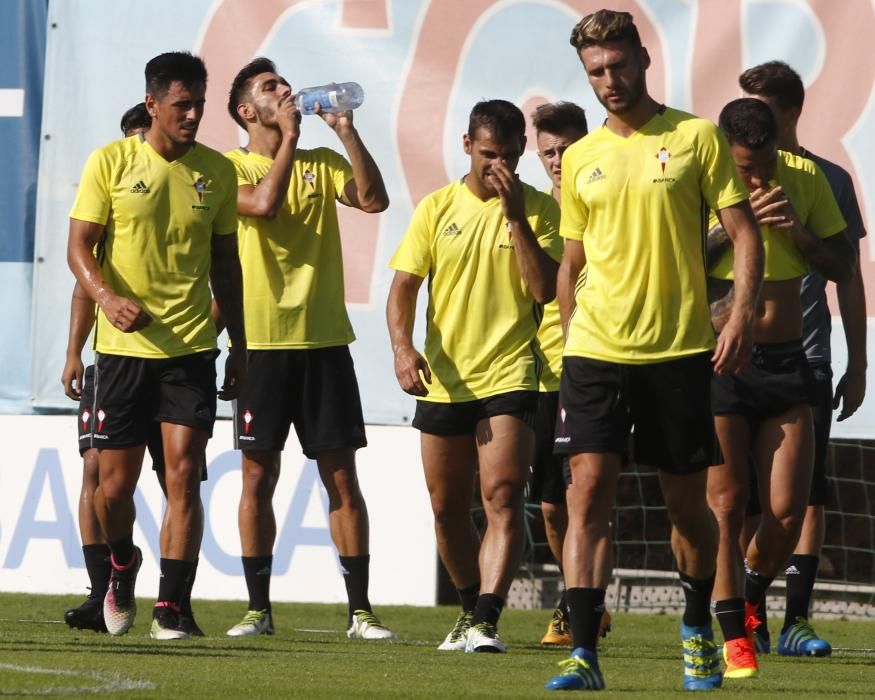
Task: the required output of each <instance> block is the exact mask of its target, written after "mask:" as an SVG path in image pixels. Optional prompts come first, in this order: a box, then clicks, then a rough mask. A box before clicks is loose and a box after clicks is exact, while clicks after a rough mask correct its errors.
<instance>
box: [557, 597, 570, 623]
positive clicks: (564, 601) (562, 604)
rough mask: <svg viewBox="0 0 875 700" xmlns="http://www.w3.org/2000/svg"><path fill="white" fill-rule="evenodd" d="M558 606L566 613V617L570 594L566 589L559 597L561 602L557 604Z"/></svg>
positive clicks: (566, 615)
mask: <svg viewBox="0 0 875 700" xmlns="http://www.w3.org/2000/svg"><path fill="white" fill-rule="evenodd" d="M556 607H557V608H558V609H559V610H561V611H562V612H563V613H565V617H568V594H567V593H566V592H565V591H562V595H561V596H560V597H559V602H558V603H557V604H556Z"/></svg>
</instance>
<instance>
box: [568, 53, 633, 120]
mask: <svg viewBox="0 0 875 700" xmlns="http://www.w3.org/2000/svg"><path fill="white" fill-rule="evenodd" d="M580 60H581V61H582V62H583V68H584V70H585V71H586V77H587V79H588V80H589V84H590V85H592V89H593V92H595V96H596V98H598V101H599V102H601V103H602V106H603V107H604V108H605V109H606V110H608V112H610V113H611V114H625V113H627V112H630V111H631V110H633V109H634V108H635V107H636V106H637V105H638V104H639V103H640V102H641V100H642V99H644V97H645V96H646V94H647V83H646V81H645V79H644V73H645V71H646V70H647V68H648V67H649V66H650V56H649V55H648V54H647V50H646V49H643V48H640V47H633V46H630V45H629V44H628V43H626V42H624V41H608V42H605V43H604V44H599V45H597V46H587V47H585V48H583V49H581V50H580Z"/></svg>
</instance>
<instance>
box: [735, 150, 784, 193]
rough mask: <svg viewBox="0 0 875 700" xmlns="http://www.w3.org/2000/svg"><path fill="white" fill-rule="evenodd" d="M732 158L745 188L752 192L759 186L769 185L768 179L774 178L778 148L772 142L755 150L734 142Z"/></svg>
mask: <svg viewBox="0 0 875 700" xmlns="http://www.w3.org/2000/svg"><path fill="white" fill-rule="evenodd" d="M732 160H734V161H735V169H736V170H737V171H738V174H739V175H741V179H742V180H744V184H745V185H747V189H748V190H750V191H751V192H753V191H754V190H756V189H759V188H760V187H766V188H768V187H770V185H769V181H770V180H774V179H775V171H776V170H777V169H778V149H777V147H776V146H775V144H773V143H772V144H769V145H767V146H764V147H763V148H759V149H756V150H754V149H752V148H747V147H746V146H742V145H740V144H737V143H735V144H732Z"/></svg>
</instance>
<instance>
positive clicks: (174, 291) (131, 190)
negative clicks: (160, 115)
mask: <svg viewBox="0 0 875 700" xmlns="http://www.w3.org/2000/svg"><path fill="white" fill-rule="evenodd" d="M70 218H71V219H78V220H80V221H88V222H91V223H95V224H104V225H105V229H104V235H103V242H102V245H103V258H102V261H101V272H102V274H103V277H104V279H105V280H106V282H107V284H109V286H110V287H111V288H112V290H113V291H114V292H115V293H116V294H118V295H120V296H123V297H127V298H129V299H131V300H133V301H135V302H136V303H137V304H139V305H140V306H141V307H142V308H143V310H144V311H146V312H147V313H148V314H149V315H150V316H151V317H152V323H150V324H149V325H148V326H146V327H145V328H144V329H143V330H141V331H137V332H136V333H123V332H122V331H120V330H118V329H117V328H115V327H114V326H113V325H112V324H111V323H109V321H108V320H107V319H106V317H105V316H104V314H103V312H102V311H98V314H97V322H96V327H95V331H94V348H95V350H97V351H98V352H102V353H106V354H110V355H125V356H130V357H143V358H161V357H177V356H181V355H189V354H192V353H195V352H201V351H205V350H211V349H213V348H215V347H216V327H215V325H214V324H213V321H212V318H211V317H210V299H211V297H210V288H209V274H210V260H211V244H212V237H213V236H214V235H229V234H233V233H236V231H237V182H236V177H235V176H234V168H233V167H232V166H231V164H230V163H229V162H228V160H227V159H226V158H224V157H223V156H222V154H221V153H218V152H217V151H214V150H212V149H211V148H207V147H206V146H204V145H202V144H195V145H194V146H193V147H192V148H190V149H189V150H188V152H186V154H185V155H184V156H182V157H181V158H179V159H177V160H175V161H173V162H167V161H166V160H164V158H163V157H161V156H160V155H158V153H156V152H155V150H154V149H153V148H152V147H151V146H150V145H149V143H148V142H147V141H146V140H145V139H144V138H143V137H142V136H141V135H136V136H131V137H129V138H125V139H121V140H119V141H115V142H114V143H111V144H109V145H107V146H104V147H103V148H99V149H98V150H96V151H94V153H92V154H91V156H90V157H89V159H88V162H87V163H86V164H85V169H84V171H83V172H82V177H81V179H80V181H79V190H78V192H77V193H76V201H75V203H74V204H73V210H72V211H71V212H70Z"/></svg>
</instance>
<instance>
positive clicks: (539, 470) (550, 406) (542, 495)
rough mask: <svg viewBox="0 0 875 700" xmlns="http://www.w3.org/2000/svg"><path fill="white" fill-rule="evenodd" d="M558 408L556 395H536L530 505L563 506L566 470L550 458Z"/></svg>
mask: <svg viewBox="0 0 875 700" xmlns="http://www.w3.org/2000/svg"><path fill="white" fill-rule="evenodd" d="M558 407H559V392H558V391H542V392H539V393H538V411H537V413H536V414H535V454H534V456H533V457H532V479H531V484H530V486H529V500H530V501H531V502H532V503H542V502H543V503H553V504H555V505H562V504H564V503H565V489H566V488H568V481H567V474H566V470H567V466H568V461H567V460H566V459H565V458H564V457H560V456H559V455H555V454H553V435H554V434H555V432H556V413H557V411H558Z"/></svg>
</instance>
